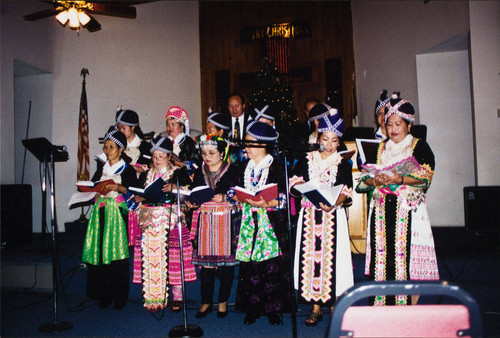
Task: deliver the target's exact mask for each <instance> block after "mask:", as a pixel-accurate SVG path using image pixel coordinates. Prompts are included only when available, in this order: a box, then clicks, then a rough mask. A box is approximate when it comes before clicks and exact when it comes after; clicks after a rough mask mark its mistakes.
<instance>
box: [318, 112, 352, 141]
mask: <svg viewBox="0 0 500 338" xmlns="http://www.w3.org/2000/svg"><path fill="white" fill-rule="evenodd" d="M344 129H345V123H344V120H342V119H341V118H340V117H339V115H338V114H335V115H327V116H324V117H323V118H322V119H320V120H319V125H318V133H324V132H325V131H332V132H334V133H335V134H337V135H338V136H339V137H342V135H343V134H344Z"/></svg>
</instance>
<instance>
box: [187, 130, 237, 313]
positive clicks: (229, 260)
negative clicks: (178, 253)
mask: <svg viewBox="0 0 500 338" xmlns="http://www.w3.org/2000/svg"><path fill="white" fill-rule="evenodd" d="M196 141H197V143H198V145H199V146H200V149H201V157H202V158H203V163H202V166H201V168H198V169H197V170H196V171H195V173H194V178H193V184H192V185H191V189H193V188H195V187H198V186H205V185H206V186H209V187H210V188H212V189H213V190H214V191H215V196H214V197H213V198H212V200H211V201H209V202H205V203H203V204H202V205H201V206H198V205H196V204H194V203H191V202H190V201H188V202H186V204H187V205H188V206H189V207H190V208H193V209H196V208H198V207H199V209H198V210H196V211H194V213H193V223H192V226H191V233H192V237H193V238H194V243H195V250H194V252H193V264H195V265H199V266H200V267H201V272H200V277H201V303H202V305H201V307H200V309H199V310H198V312H197V313H196V318H203V317H205V316H206V315H207V313H209V312H211V311H212V302H213V300H212V298H213V292H214V280H215V275H216V271H217V270H218V272H219V275H220V287H219V297H218V305H217V317H219V318H223V317H226V316H227V313H228V311H227V300H228V298H229V295H230V294H231V287H232V284H233V279H234V266H235V265H236V264H237V263H238V262H237V261H236V259H235V251H236V238H237V237H236V235H237V232H238V231H237V228H236V227H233V224H234V223H233V222H232V221H233V220H232V218H233V217H232V213H233V203H230V202H228V201H227V200H226V194H227V191H228V189H229V188H230V187H231V186H232V180H233V176H234V175H235V171H234V167H233V166H232V165H231V164H229V163H228V162H227V154H228V152H227V150H228V149H227V143H226V142H225V141H224V139H222V138H221V137H218V136H216V135H200V136H198V137H197V139H196Z"/></svg>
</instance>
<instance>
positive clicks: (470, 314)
mask: <svg viewBox="0 0 500 338" xmlns="http://www.w3.org/2000/svg"><path fill="white" fill-rule="evenodd" d="M401 294H404V295H435V296H446V297H451V298H454V299H456V300H458V301H459V302H460V303H461V304H446V305H444V304H433V305H408V306H353V304H355V303H356V302H358V301H360V300H362V299H366V298H368V297H372V296H376V295H387V296H389V295H401ZM482 334H483V325H482V319H481V313H480V311H479V307H478V305H477V303H476V301H475V300H474V299H473V298H472V297H471V296H470V295H469V294H468V293H467V292H465V291H464V290H462V289H461V288H459V287H458V286H456V285H450V284H448V283H447V282H413V281H386V282H363V283H359V284H356V285H355V286H353V287H352V288H350V289H349V290H347V291H346V293H344V294H343V295H342V296H341V297H340V298H339V299H338V301H337V303H336V305H335V308H334V310H333V313H332V314H331V320H330V324H329V327H328V331H327V337H481V336H482Z"/></svg>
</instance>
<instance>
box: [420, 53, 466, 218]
mask: <svg viewBox="0 0 500 338" xmlns="http://www.w3.org/2000/svg"><path fill="white" fill-rule="evenodd" d="M417 77H418V96H419V102H418V103H419V107H420V123H422V124H425V125H426V126H427V131H428V137H427V142H428V143H429V144H430V145H431V148H432V151H433V152H434V156H435V158H436V167H435V170H434V177H433V181H432V184H431V187H430V189H429V190H428V192H427V201H428V203H427V205H428V211H429V218H430V220H431V223H432V225H433V226H450V225H455V226H457V225H460V226H463V225H464V213H463V206H464V202H463V188H464V187H465V186H473V185H474V156H473V139H472V112H471V97H470V78H469V54H468V52H467V51H455V52H445V53H431V54H423V55H417ZM443 210H446V212H443Z"/></svg>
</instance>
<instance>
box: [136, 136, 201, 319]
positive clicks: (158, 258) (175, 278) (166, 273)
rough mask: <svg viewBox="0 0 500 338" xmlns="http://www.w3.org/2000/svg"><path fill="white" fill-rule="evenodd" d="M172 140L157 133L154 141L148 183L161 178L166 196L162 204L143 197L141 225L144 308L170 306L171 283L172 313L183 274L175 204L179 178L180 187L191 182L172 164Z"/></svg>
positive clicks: (186, 248) (188, 268)
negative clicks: (169, 287)
mask: <svg viewBox="0 0 500 338" xmlns="http://www.w3.org/2000/svg"><path fill="white" fill-rule="evenodd" d="M172 148H173V147H172V142H171V141H170V140H169V139H168V138H166V137H161V136H158V137H156V138H155V139H154V140H153V142H152V148H151V153H152V159H153V168H152V169H151V170H150V171H149V172H148V174H147V178H146V182H145V186H147V185H148V184H150V183H152V182H153V181H154V180H155V179H158V178H162V179H163V180H164V181H165V182H166V184H165V186H164V187H163V191H164V192H165V197H164V199H162V201H160V202H159V203H154V204H153V203H148V201H147V200H144V199H143V198H141V197H136V201H137V202H142V205H141V206H140V207H139V211H138V212H139V214H138V220H139V226H140V227H141V228H142V245H141V247H142V257H143V262H142V269H143V270H142V273H143V275H142V280H143V296H144V307H145V308H147V309H148V310H150V311H157V310H160V309H163V308H165V307H167V303H168V287H167V284H169V285H171V286H172V293H173V303H172V307H171V311H172V312H180V311H181V310H182V279H181V278H182V276H181V262H180V243H179V230H178V227H177V220H178V218H177V205H174V204H173V202H174V200H175V194H172V192H171V191H172V189H175V187H176V184H177V179H178V180H179V185H180V186H187V185H189V184H190V183H191V181H190V179H189V177H188V175H187V173H186V170H185V168H178V167H176V166H173V165H172V164H171V163H170V156H171V154H172ZM181 217H182V220H181V222H182V245H183V259H184V277H185V281H186V282H189V281H194V280H196V272H195V270H194V266H193V264H192V263H191V257H192V254H193V248H192V245H191V241H190V239H189V230H188V228H187V226H186V222H185V220H184V213H182V214H181Z"/></svg>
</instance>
